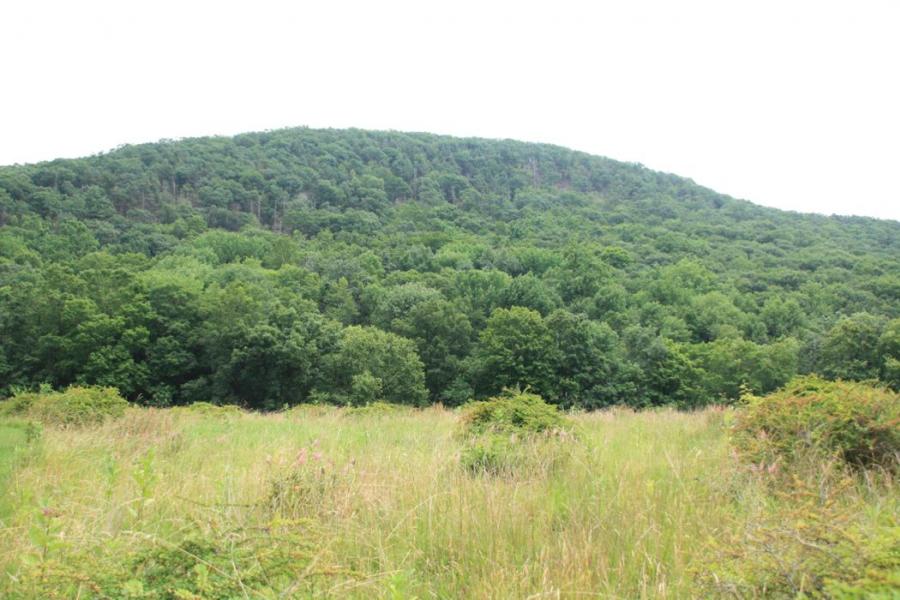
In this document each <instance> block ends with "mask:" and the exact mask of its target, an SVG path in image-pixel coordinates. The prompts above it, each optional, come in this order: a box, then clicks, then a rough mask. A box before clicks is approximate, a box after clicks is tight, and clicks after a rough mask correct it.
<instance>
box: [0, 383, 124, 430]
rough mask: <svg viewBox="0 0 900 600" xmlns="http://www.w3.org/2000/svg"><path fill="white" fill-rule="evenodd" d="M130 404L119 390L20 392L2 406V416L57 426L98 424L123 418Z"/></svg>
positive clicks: (74, 388)
mask: <svg viewBox="0 0 900 600" xmlns="http://www.w3.org/2000/svg"><path fill="white" fill-rule="evenodd" d="M127 407H128V402H127V401H126V400H125V399H124V398H122V396H120V395H119V392H118V390H116V389H114V388H106V387H80V386H71V387H69V388H67V389H66V390H65V391H62V392H54V391H41V392H20V393H18V394H16V395H15V396H13V397H12V398H11V399H9V400H6V401H4V402H2V403H0V415H15V416H23V417H26V418H28V419H34V420H35V421H38V422H40V423H43V424H46V425H52V426H56V427H79V426H86V425H97V424H100V423H103V422H104V421H107V420H109V419H115V418H118V417H121V416H122V415H123V414H124V413H125V409H126V408H127Z"/></svg>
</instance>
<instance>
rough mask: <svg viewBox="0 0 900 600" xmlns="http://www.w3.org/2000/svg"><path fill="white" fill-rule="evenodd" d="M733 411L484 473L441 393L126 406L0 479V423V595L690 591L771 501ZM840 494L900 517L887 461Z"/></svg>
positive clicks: (598, 421) (633, 425)
mask: <svg viewBox="0 0 900 600" xmlns="http://www.w3.org/2000/svg"><path fill="white" fill-rule="evenodd" d="M729 417H730V413H729V411H727V410H719V409H707V410H705V411H703V412H695V413H679V412H675V411H671V410H665V411H658V412H643V413H633V412H630V411H618V410H617V411H607V412H599V413H589V414H580V415H576V416H574V417H573V418H574V420H575V421H576V423H577V431H578V436H577V440H575V441H571V442H569V443H568V444H567V445H566V447H565V449H564V451H563V452H562V453H557V454H555V455H552V456H543V455H535V456H534V457H533V461H532V462H531V463H530V467H529V468H528V469H524V470H523V471H522V472H521V473H518V474H516V475H514V476H493V477H492V476H486V475H472V474H470V473H468V472H466V471H465V470H463V469H462V468H461V467H460V466H459V452H460V443H459V440H458V438H457V437H455V436H454V431H455V428H456V427H457V419H458V417H457V415H456V413H454V412H452V411H448V410H443V409H438V408H433V409H427V410H421V411H405V410H400V411H397V412H390V413H387V414H381V413H379V412H378V411H371V412H366V411H359V412H356V413H353V412H352V411H347V410H339V409H318V408H315V407H309V408H305V409H299V410H295V411H293V412H290V413H281V414H269V415H259V414H222V413H220V412H218V411H207V412H203V411H199V410H195V411H192V410H185V409H175V410H154V409H137V408H133V409H129V410H128V412H127V413H126V415H125V416H124V417H123V418H121V419H118V420H116V421H112V422H109V423H107V424H105V425H102V426H99V427H94V428H85V429H70V430H58V429H49V428H48V429H46V430H45V431H44V433H43V436H42V438H41V439H40V440H39V441H37V442H35V443H33V444H32V445H31V446H29V447H28V448H27V449H26V450H24V451H23V450H19V451H18V452H17V453H16V457H15V468H14V470H12V472H11V473H9V474H8V475H5V474H4V471H5V470H8V468H7V466H6V465H7V464H8V460H7V459H9V457H11V456H12V453H13V452H12V450H11V448H12V447H13V446H14V445H18V446H21V445H22V444H24V442H23V439H21V438H18V437H17V438H16V441H15V442H14V441H13V438H12V436H13V435H15V436H18V435H19V434H18V431H17V430H14V429H4V428H0V482H3V483H2V484H0V485H4V486H5V489H4V490H3V493H2V502H0V506H4V507H7V509H6V511H5V512H3V513H0V516H2V522H0V574H2V577H3V580H2V582H0V595H5V597H10V598H19V597H21V598H38V597H40V598H43V597H53V596H54V595H55V596H56V597H66V598H68V597H73V598H74V597H80V598H91V597H117V598H125V597H151V598H153V597H171V598H201V597H202V598H219V597H239V598H240V597H247V598H278V597H301V598H306V597H315V598H318V597H325V598H331V597H359V598H373V597H378V598H414V597H418V598H433V597H437V598H455V597H473V598H526V597H533V598H541V597H548V598H550V597H553V598H556V597H565V598H588V597H599V598H686V597H694V596H697V595H700V592H699V591H698V590H699V589H700V588H698V585H699V582H700V581H701V580H702V579H704V578H706V577H708V576H709V575H710V572H709V569H710V567H709V564H710V560H712V559H711V558H710V557H711V552H712V550H711V547H712V546H713V545H714V544H712V541H713V540H716V539H720V540H721V539H727V538H728V536H730V535H734V534H735V532H737V531H739V530H740V529H741V527H743V526H744V525H745V524H746V523H748V522H750V521H751V520H753V519H755V518H757V517H759V515H760V514H762V513H764V512H766V511H771V510H773V503H777V500H775V499H773V496H772V495H771V494H770V493H767V485H769V484H768V483H767V480H766V479H765V478H764V477H761V476H759V475H758V474H755V473H753V472H752V471H749V470H747V469H742V468H739V466H738V465H737V464H736V462H735V459H734V457H733V456H732V454H731V452H730V451H729V446H728V439H727V422H728V420H729ZM7 440H9V441H7ZM4 461H7V462H4ZM9 469H12V465H10V466H9ZM843 498H844V499H845V501H846V502H854V503H856V506H858V511H857V512H858V513H860V514H864V517H863V518H864V520H867V521H871V522H875V521H877V520H879V519H880V518H883V517H884V515H886V514H887V515H890V514H897V512H898V510H900V502H898V494H897V492H896V484H895V483H893V482H892V481H891V480H890V478H889V477H887V476H886V475H883V476H882V477H881V478H880V479H879V478H875V479H873V478H871V477H860V478H858V479H857V480H855V481H854V484H853V486H852V489H850V490H849V491H846V492H845V493H844V495H843ZM161 592H162V593H161Z"/></svg>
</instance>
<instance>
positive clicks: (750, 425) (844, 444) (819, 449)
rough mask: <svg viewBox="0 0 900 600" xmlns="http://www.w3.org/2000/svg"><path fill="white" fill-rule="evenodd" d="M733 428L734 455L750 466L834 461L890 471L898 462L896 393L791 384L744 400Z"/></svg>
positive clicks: (816, 382) (804, 381)
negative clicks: (806, 460) (808, 459)
mask: <svg viewBox="0 0 900 600" xmlns="http://www.w3.org/2000/svg"><path fill="white" fill-rule="evenodd" d="M745 400H746V406H744V407H743V409H742V410H741V411H739V413H738V415H737V418H736V422H735V425H734V428H733V441H734V444H735V447H736V449H737V450H738V453H739V454H740V455H741V456H742V457H744V458H745V459H747V460H749V461H750V462H752V463H754V464H770V465H771V464H775V463H778V462H781V463H785V464H786V463H793V462H795V461H796V460H797V459H798V458H801V457H809V456H811V455H812V456H818V457H820V458H831V457H835V458H838V459H840V460H842V461H844V462H846V463H847V464H850V465H853V466H855V467H868V466H880V467H886V468H893V467H896V466H897V465H898V457H900V394H897V393H895V392H891V391H890V390H887V389H884V388H880V387H874V386H872V385H867V384H864V383H852V382H845V381H826V380H823V379H820V378H818V377H815V376H808V377H801V378H797V379H794V380H793V381H792V382H791V383H789V384H788V385H787V386H785V387H784V388H783V389H781V390H779V391H777V392H775V393H773V394H770V395H768V396H765V397H761V398H760V397H755V396H745Z"/></svg>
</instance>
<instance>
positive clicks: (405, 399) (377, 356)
mask: <svg viewBox="0 0 900 600" xmlns="http://www.w3.org/2000/svg"><path fill="white" fill-rule="evenodd" d="M328 371H329V373H331V375H332V377H331V381H330V382H329V383H328V384H327V385H328V387H327V389H328V391H330V392H331V393H332V395H333V398H334V399H335V400H337V401H338V403H340V404H365V403H367V402H372V401H374V400H378V399H384V400H387V401H388V402H394V403H397V404H411V405H413V406H420V405H422V404H424V402H425V400H426V397H427V391H426V389H425V373H424V370H423V365H422V361H421V360H419V357H418V355H417V354H416V350H415V345H414V344H413V343H412V342H411V341H410V340H408V339H406V338H402V337H400V336H398V335H395V334H392V333H388V332H386V331H381V330H380V329H376V328H374V327H358V326H352V327H347V328H346V329H344V331H343V335H342V337H341V340H340V342H339V344H338V347H337V351H336V352H335V354H334V355H332V356H331V357H330V358H329V365H328Z"/></svg>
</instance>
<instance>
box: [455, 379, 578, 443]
mask: <svg viewBox="0 0 900 600" xmlns="http://www.w3.org/2000/svg"><path fill="white" fill-rule="evenodd" d="M461 421H462V427H463V430H462V433H463V434H464V435H481V434H486V433H495V434H534V433H542V432H553V431H559V430H563V429H565V427H566V421H565V419H564V418H563V415H562V414H560V412H559V410H558V409H557V408H556V407H555V406H553V405H551V404H547V403H546V402H544V400H543V398H541V397H540V396H538V395H537V394H530V393H528V392H527V391H525V392H522V391H518V390H504V391H503V394H501V395H500V396H497V397H495V398H491V399H490V400H484V401H480V402H472V403H470V404H468V405H467V406H465V407H463V413H462V419H461Z"/></svg>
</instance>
